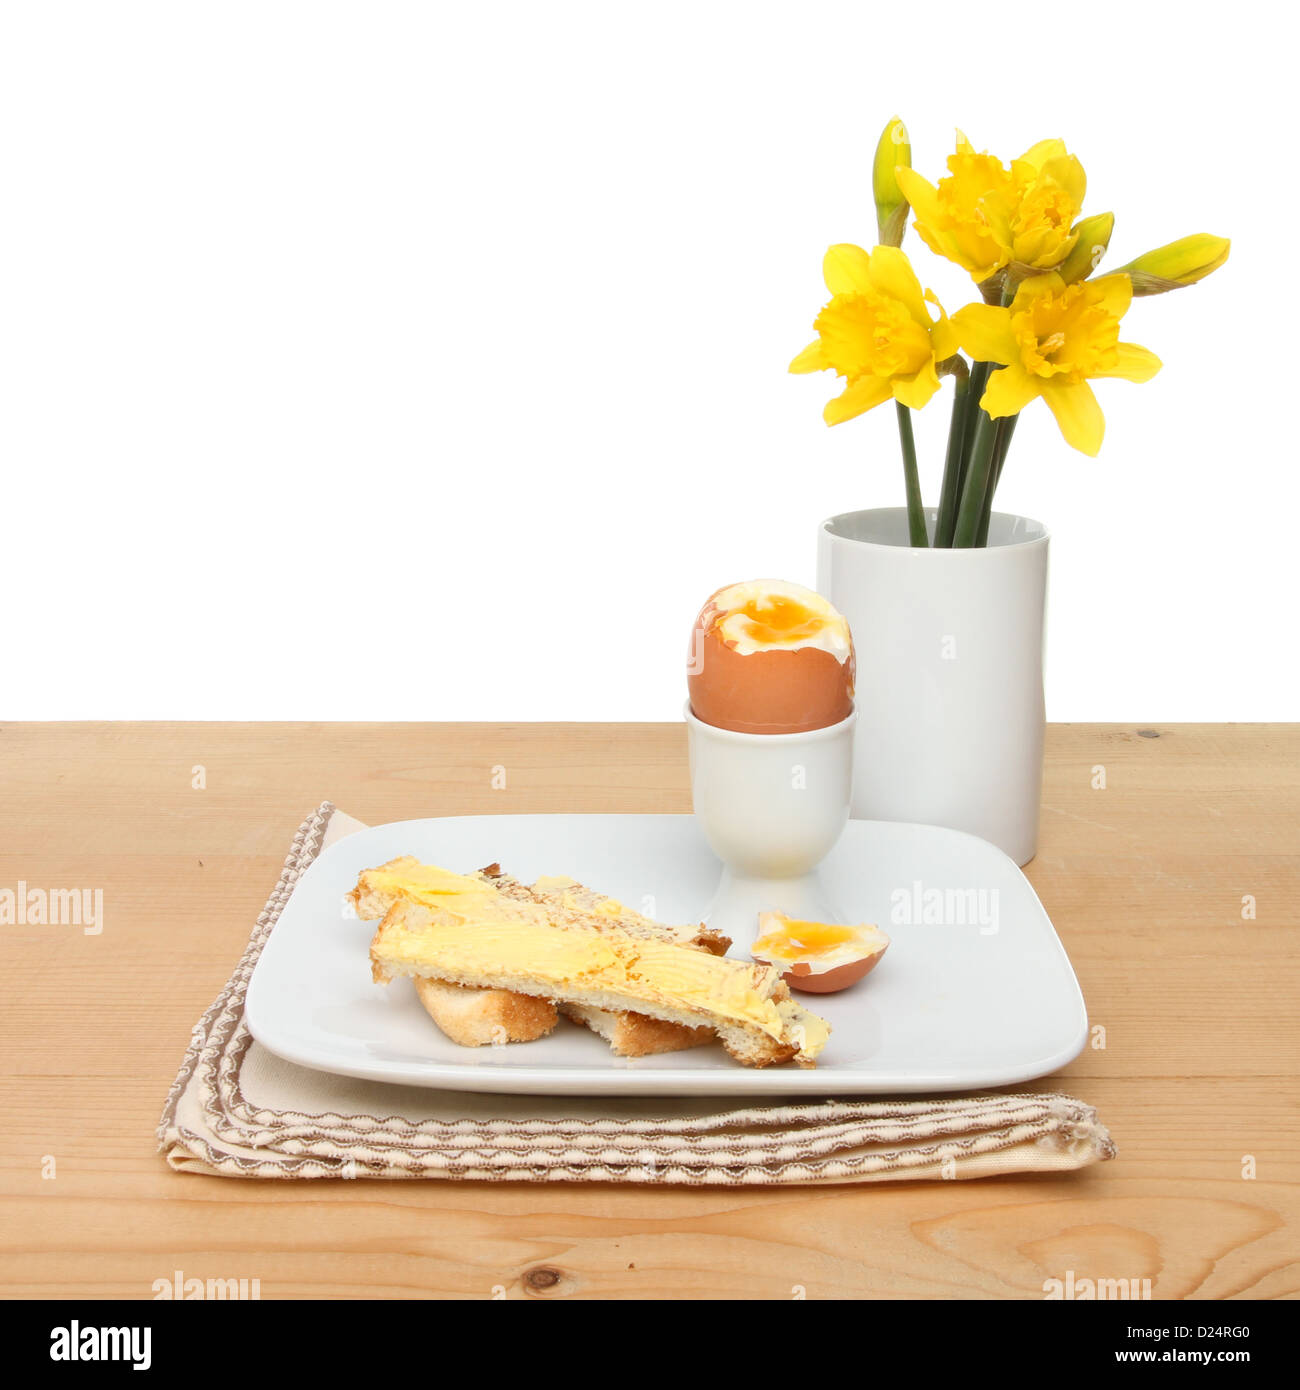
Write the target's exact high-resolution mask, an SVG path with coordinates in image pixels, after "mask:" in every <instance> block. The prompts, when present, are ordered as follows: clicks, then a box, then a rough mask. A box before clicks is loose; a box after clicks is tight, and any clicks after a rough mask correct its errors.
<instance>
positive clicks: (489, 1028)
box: [349, 855, 731, 1057]
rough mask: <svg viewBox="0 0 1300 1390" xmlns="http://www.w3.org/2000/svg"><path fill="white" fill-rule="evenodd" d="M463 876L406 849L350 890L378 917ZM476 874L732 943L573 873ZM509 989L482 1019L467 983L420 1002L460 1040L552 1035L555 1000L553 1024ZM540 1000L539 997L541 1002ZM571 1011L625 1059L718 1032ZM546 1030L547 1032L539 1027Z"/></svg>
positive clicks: (685, 941)
mask: <svg viewBox="0 0 1300 1390" xmlns="http://www.w3.org/2000/svg"><path fill="white" fill-rule="evenodd" d="M457 877H458V876H456V875H451V876H448V875H446V874H444V873H443V871H441V870H434V869H433V868H432V867H431V866H429V865H424V864H421V863H420V861H419V860H418V859H416V858H414V857H413V856H411V855H405V856H401V857H399V858H397V859H390V860H389V861H388V863H387V864H382V865H380V866H379V868H377V869H367V870H365V872H363V873H362V874H361V876H360V877H359V878H358V880H357V886H356V887H355V888H354V889H353V891H352V893H351V894H350V895H349V896H350V897H351V899H352V902H353V904H354V906H355V907H356V909H357V915H358V916H359V917H361V918H362V919H363V920H367V921H371V920H375V919H380V918H383V917H384V915H385V914H386V913H387V911H388V909H389V908H390V907H391V906H392V904H393V903H394V902H395V901H397V899H398V898H399V897H401V896H413V897H414V899H415V900H416V901H423V902H426V903H427V902H429V901H436V896H437V892H438V889H439V887H440V886H442V887H446V886H447V885H448V884H449V883H452V884H453V886H454V880H455V879H456V878H457ZM474 877H475V878H477V879H479V880H481V881H482V882H483V883H485V884H487V885H490V886H491V887H493V888H494V889H495V890H496V891H497V892H499V893H501V894H502V895H504V896H506V897H510V898H513V899H515V900H517V901H526V902H543V903H549V904H551V905H552V906H554V907H557V908H561V909H563V910H565V911H566V912H577V913H582V914H584V915H585V914H590V915H591V916H592V917H593V918H595V919H596V923H595V924H596V925H597V926H600V925H606V924H608V925H612V926H617V927H621V928H622V929H623V930H625V931H628V932H630V933H632V934H635V935H644V936H647V937H653V938H655V939H657V940H665V941H674V942H679V943H680V944H682V945H689V946H693V947H695V948H696V949H699V950H705V951H709V952H711V953H712V954H714V955H723V954H724V953H725V952H726V950H727V947H728V946H730V945H731V942H730V940H729V939H728V938H727V937H725V936H723V935H722V934H721V933H720V932H717V931H714V930H712V929H710V928H708V927H706V926H703V925H702V924H696V925H694V926H668V925H665V924H664V923H661V922H655V921H652V920H651V919H650V918H648V917H644V916H642V915H641V914H640V913H637V912H633V911H631V910H630V909H629V908H626V907H624V906H623V905H622V904H621V903H619V902H616V901H615V899H613V898H610V897H606V896H605V895H604V894H600V893H596V892H594V891H593V890H592V889H590V888H586V887H584V886H583V885H582V884H581V883H579V882H578V881H577V880H576V879H573V878H562V877H551V878H546V879H538V881H537V882H536V883H535V884H533V885H532V887H527V886H525V885H524V884H522V883H520V882H519V881H518V880H517V879H514V878H512V877H511V876H510V875H509V874H506V873H504V872H502V869H501V866H500V865H499V864H489V865H488V866H487V868H485V869H480V870H479V872H478V873H477V874H475V875H474ZM408 884H409V885H411V887H413V888H414V890H415V892H414V894H412V893H411V892H410V891H409V890H408V889H407V888H406V887H404V885H408ZM507 993H508V992H507V991H503V990H491V991H487V990H485V991H483V994H484V997H483V998H482V1000H481V1001H480V1004H479V1006H478V1007H479V1009H480V1013H479V1014H478V1016H477V1017H474V1014H475V1008H476V1006H475V1003H474V997H473V994H472V993H471V992H470V991H469V990H468V989H465V988H464V987H462V992H461V993H460V994H459V995H447V996H444V995H442V994H440V993H439V992H437V991H434V990H428V991H424V992H421V993H420V1002H421V1003H422V1004H423V1005H424V1007H425V1009H426V1010H427V1011H428V1013H429V1015H430V1016H431V1017H432V1019H433V1021H434V1022H435V1023H436V1024H437V1025H438V1027H439V1028H441V1029H442V1031H443V1032H444V1033H446V1034H447V1036H448V1037H450V1038H452V1039H453V1040H454V1041H457V1042H459V1041H460V1036H458V1033H459V1034H460V1035H462V1036H473V1035H483V1037H484V1040H485V1041H497V1042H531V1041H532V1040H533V1039H535V1038H539V1037H542V1036H544V1034H545V1033H547V1032H549V1031H550V1028H552V1027H554V1025H555V1017H554V1005H549V1006H548V1007H549V1008H550V1010H551V1021H550V1026H549V1027H543V1023H544V1016H543V1015H541V1014H538V1013H536V1012H535V1011H534V1010H533V1009H530V1008H529V1007H527V1006H526V1005H525V1004H524V1003H523V1001H524V1000H526V999H527V998H528V996H527V995H519V996H518V998H517V1000H516V1002H515V1003H514V1004H513V1005H512V1004H511V1003H509V1002H508V1001H507V999H506V998H505V997H504V996H505V995H506V994H507ZM536 1002H538V1001H534V1003H536ZM565 1012H566V1017H568V1018H570V1019H572V1020H573V1021H574V1022H575V1023H580V1024H582V1025H583V1026H585V1027H587V1028H590V1029H591V1030H592V1032H594V1033H596V1034H598V1035H599V1036H600V1037H602V1038H604V1039H605V1040H606V1042H608V1043H609V1045H610V1047H611V1048H612V1049H613V1050H614V1052H616V1053H617V1054H618V1055H619V1056H621V1057H648V1056H651V1055H652V1054H657V1053H663V1052H680V1051H683V1050H684V1049H686V1048H688V1047H699V1046H700V1045H701V1044H703V1043H707V1042H710V1041H711V1040H712V1037H713V1034H712V1033H711V1032H710V1031H709V1030H707V1029H700V1028H692V1027H686V1026H682V1025H678V1024H672V1023H666V1022H665V1021H664V1020H662V1019H651V1018H647V1017H645V1016H644V1015H637V1014H633V1013H630V1012H629V1011H627V1010H622V1011H618V1012H615V1013H608V1012H607V1011H605V1010H601V1009H592V1008H584V1009H581V1010H578V1009H577V1008H576V1007H575V1009H574V1010H572V1011H568V1010H566V1011H565ZM538 1029H541V1031H537V1030H538ZM453 1030H455V1031H453ZM467 1045H469V1046H475V1045H476V1044H467Z"/></svg>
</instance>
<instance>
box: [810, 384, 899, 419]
mask: <svg viewBox="0 0 1300 1390" xmlns="http://www.w3.org/2000/svg"><path fill="white" fill-rule="evenodd" d="M889 396H890V391H889V380H888V378H886V377H883V376H864V377H859V378H858V380H857V381H855V382H852V383H851V384H850V385H849V386H847V387H846V388H845V390H844V393H843V395H840V396H836V397H835V399H834V400H833V401H827V402H826V409H825V410H823V411H822V418H823V419H824V420H825V421H826V423H827V424H828V425H841V424H843V423H844V421H845V420H852V419H853V417H854V416H855V415H861V414H863V413H864V412H865V411H868V410H871V409H872V408H873V407H874V406H878V405H880V404H881V403H882V402H884V401H887V400H888V399H889Z"/></svg>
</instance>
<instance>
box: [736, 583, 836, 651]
mask: <svg viewBox="0 0 1300 1390" xmlns="http://www.w3.org/2000/svg"><path fill="white" fill-rule="evenodd" d="M739 616H740V617H742V618H744V619H745V631H746V636H748V637H749V639H750V640H751V641H753V642H758V643H768V642H798V641H801V640H802V639H803V638H805V637H814V636H816V634H817V633H818V632H820V631H821V630H822V628H823V627H824V626H825V623H826V619H825V617H824V616H823V615H822V614H821V613H815V612H813V610H812V609H811V608H809V607H808V605H807V604H806V603H800V602H799V600H798V599H797V598H787V597H786V596H785V595H784V594H762V595H759V596H758V597H756V598H751V599H750V600H749V602H748V603H746V604H745V605H744V606H743V607H742V608H740V609H739Z"/></svg>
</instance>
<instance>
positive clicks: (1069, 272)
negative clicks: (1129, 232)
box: [1057, 212, 1115, 285]
mask: <svg viewBox="0 0 1300 1390" xmlns="http://www.w3.org/2000/svg"><path fill="white" fill-rule="evenodd" d="M1070 230H1071V231H1072V232H1074V233H1075V235H1076V238H1077V239H1076V241H1075V243H1074V247H1073V249H1072V250H1071V251H1070V254H1069V255H1068V256H1067V257H1066V258H1065V259H1064V260H1063V261H1062V262H1061V264H1060V265H1059V266H1058V267H1057V273H1058V274H1059V275H1060V277H1061V279H1062V280H1064V281H1065V283H1066V284H1067V285H1072V284H1074V282H1075V281H1076V280H1086V279H1087V278H1088V276H1090V275H1091V274H1092V273H1093V271H1094V270H1096V269H1097V267H1098V266H1099V265H1100V264H1101V258H1102V257H1103V256H1104V255H1105V254H1106V248H1107V247H1108V246H1109V245H1110V234H1111V232H1113V231H1114V230H1115V214H1114V213H1113V212H1099V213H1098V214H1097V215H1096V216H1095V217H1085V218H1084V219H1083V220H1082V221H1081V222H1076V223H1075V224H1074V226H1073V227H1072V228H1071V229H1070Z"/></svg>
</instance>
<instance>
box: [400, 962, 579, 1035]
mask: <svg viewBox="0 0 1300 1390" xmlns="http://www.w3.org/2000/svg"><path fill="white" fill-rule="evenodd" d="M415 992H416V994H417V995H418V996H419V999H420V1003H421V1004H423V1005H424V1007H425V1009H426V1011H427V1012H428V1014H429V1017H430V1018H432V1019H433V1021H434V1022H435V1023H436V1024H437V1025H438V1027H439V1028H441V1029H442V1031H443V1032H444V1033H446V1035H447V1036H448V1037H449V1038H450V1039H451V1040H452V1042H454V1043H459V1044H460V1045H461V1047H487V1046H498V1045H500V1044H502V1043H508V1042H532V1041H533V1040H534V1039H536V1038H544V1037H545V1036H546V1035H547V1033H549V1032H550V1031H551V1030H552V1029H553V1028H554V1027H555V1025H556V1024H557V1023H558V1022H559V1021H560V1020H559V1012H558V1010H557V1009H556V1007H555V1005H554V1004H553V1003H551V1001H550V1000H549V999H535V998H533V997H532V996H531V995H527V994H515V993H513V992H512V991H511V990H508V989H468V988H466V987H465V986H464V985H452V984H448V983H447V982H446V981H445V980H434V979H430V978H428V977H427V976H425V977H422V978H419V979H417V980H416V981H415Z"/></svg>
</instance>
